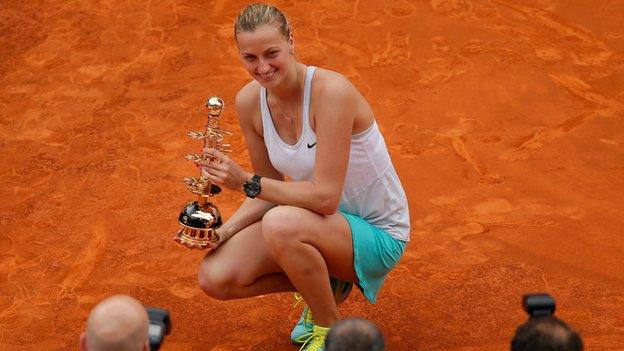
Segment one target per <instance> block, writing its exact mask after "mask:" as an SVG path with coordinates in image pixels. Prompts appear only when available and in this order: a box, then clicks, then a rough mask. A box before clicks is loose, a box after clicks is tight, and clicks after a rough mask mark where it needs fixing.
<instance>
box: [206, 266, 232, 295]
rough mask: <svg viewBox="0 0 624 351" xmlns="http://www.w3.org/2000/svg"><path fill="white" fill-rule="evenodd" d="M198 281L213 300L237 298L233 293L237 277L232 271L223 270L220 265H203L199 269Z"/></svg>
mask: <svg viewBox="0 0 624 351" xmlns="http://www.w3.org/2000/svg"><path fill="white" fill-rule="evenodd" d="M197 280H198V282H199V286H200V287H201V288H202V290H203V291H204V292H205V293H206V294H207V295H208V296H210V297H212V298H215V299H218V300H230V299H232V298H234V297H235V296H234V294H233V292H234V288H235V283H236V275H235V272H234V271H232V270H230V269H221V267H219V265H212V264H202V265H200V267H199V272H198V274H197Z"/></svg>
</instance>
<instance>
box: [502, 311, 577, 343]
mask: <svg viewBox="0 0 624 351" xmlns="http://www.w3.org/2000/svg"><path fill="white" fill-rule="evenodd" d="M511 351H583V341H582V340H581V337H580V336H579V335H578V334H577V333H576V332H575V331H574V330H572V328H570V327H569V326H568V325H567V324H566V323H565V322H563V321H562V320H560V319H558V318H557V317H555V316H552V315H548V316H543V317H533V318H530V319H529V320H528V321H526V322H525V323H524V324H522V325H520V326H519V327H518V328H517V329H516V334H515V335H514V337H513V339H512V340H511Z"/></svg>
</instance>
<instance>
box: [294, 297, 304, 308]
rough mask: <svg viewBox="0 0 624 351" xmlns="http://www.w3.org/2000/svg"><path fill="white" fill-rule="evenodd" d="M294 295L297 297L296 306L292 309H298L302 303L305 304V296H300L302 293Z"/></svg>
mask: <svg viewBox="0 0 624 351" xmlns="http://www.w3.org/2000/svg"><path fill="white" fill-rule="evenodd" d="M294 295H295V304H294V305H293V307H292V308H295V307H297V305H298V304H299V303H300V302H301V301H303V303H305V300H304V299H303V296H301V294H300V293H295V294H294Z"/></svg>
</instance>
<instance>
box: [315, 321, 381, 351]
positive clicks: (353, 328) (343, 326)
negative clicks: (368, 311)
mask: <svg viewBox="0 0 624 351" xmlns="http://www.w3.org/2000/svg"><path fill="white" fill-rule="evenodd" d="M325 349H326V350H327V351H383V350H385V343H384V338H383V334H382V333H381V331H380V330H379V328H378V327H377V326H376V325H375V324H374V323H372V322H370V321H368V320H366V319H362V318H347V319H343V320H341V321H338V322H336V323H334V325H333V326H332V328H331V329H330V330H329V333H328V334H327V339H326V340H325Z"/></svg>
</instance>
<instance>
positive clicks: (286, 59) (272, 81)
mask: <svg viewBox="0 0 624 351" xmlns="http://www.w3.org/2000/svg"><path fill="white" fill-rule="evenodd" d="M236 38H237V41H238V52H239V54H240V57H241V60H242V62H243V66H245V69H246V70H247V72H249V75H251V77H252V78H253V79H255V80H257V81H258V82H259V83H260V84H261V85H262V86H264V87H266V88H270V87H275V86H276V85H278V84H279V82H280V81H282V79H283V78H284V76H285V75H286V72H287V67H288V64H289V63H290V62H291V57H292V56H291V49H292V42H291V41H290V40H287V39H286V38H285V37H284V35H283V34H282V33H280V32H279V30H278V29H277V28H276V27H275V26H274V25H271V24H265V25H263V26H260V27H258V28H256V30H255V31H253V32H240V33H238V34H237V35H236Z"/></svg>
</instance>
